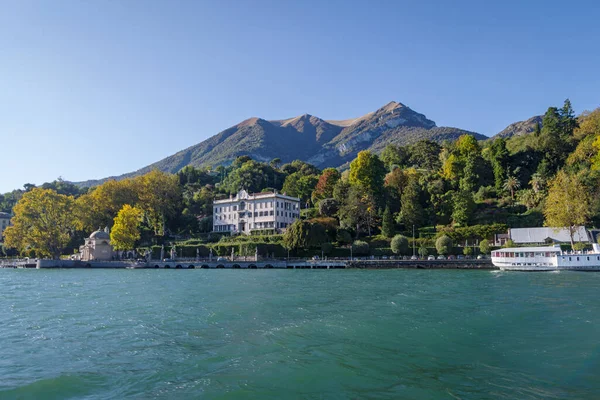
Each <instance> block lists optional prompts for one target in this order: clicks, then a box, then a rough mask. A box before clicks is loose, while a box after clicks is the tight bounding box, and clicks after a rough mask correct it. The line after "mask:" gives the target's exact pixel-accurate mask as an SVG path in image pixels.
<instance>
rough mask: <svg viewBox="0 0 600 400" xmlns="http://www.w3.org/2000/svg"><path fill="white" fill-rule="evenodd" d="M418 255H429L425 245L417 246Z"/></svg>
mask: <svg viewBox="0 0 600 400" xmlns="http://www.w3.org/2000/svg"><path fill="white" fill-rule="evenodd" d="M419 255H420V256H421V257H427V256H428V255H429V250H427V247H425V246H422V247H419Z"/></svg>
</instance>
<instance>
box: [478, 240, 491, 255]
mask: <svg viewBox="0 0 600 400" xmlns="http://www.w3.org/2000/svg"><path fill="white" fill-rule="evenodd" d="M490 250H491V248H490V241H489V240H487V239H483V240H482V241H481V242H479V251H480V252H481V254H490Z"/></svg>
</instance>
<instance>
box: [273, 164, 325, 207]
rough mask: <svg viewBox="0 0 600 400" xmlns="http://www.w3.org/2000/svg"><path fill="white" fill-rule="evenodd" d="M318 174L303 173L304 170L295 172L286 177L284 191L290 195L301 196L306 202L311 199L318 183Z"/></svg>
mask: <svg viewBox="0 0 600 400" xmlns="http://www.w3.org/2000/svg"><path fill="white" fill-rule="evenodd" d="M317 182H318V178H317V176H316V175H303V174H302V172H300V171H298V172H294V173H292V174H290V175H288V176H287V177H286V178H285V182H284V183H283V189H282V191H283V192H284V193H285V194H287V195H288V196H293V197H299V198H300V199H301V200H302V202H304V203H306V202H308V201H309V200H310V199H311V194H312V192H313V190H314V189H315V186H316V185H317Z"/></svg>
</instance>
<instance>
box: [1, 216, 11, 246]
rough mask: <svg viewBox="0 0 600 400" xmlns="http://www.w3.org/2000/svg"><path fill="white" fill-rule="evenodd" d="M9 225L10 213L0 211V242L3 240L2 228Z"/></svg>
mask: <svg viewBox="0 0 600 400" xmlns="http://www.w3.org/2000/svg"><path fill="white" fill-rule="evenodd" d="M9 225H10V214H7V213H5V212H0V242H2V241H4V230H5V229H6V228H7V227H8V226H9Z"/></svg>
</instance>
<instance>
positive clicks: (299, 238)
mask: <svg viewBox="0 0 600 400" xmlns="http://www.w3.org/2000/svg"><path fill="white" fill-rule="evenodd" d="M310 231H311V226H310V223H309V222H306V221H302V220H299V219H298V220H296V221H294V223H292V225H290V226H289V227H288V228H287V229H286V231H285V233H284V235H283V245H284V246H285V248H286V249H289V250H298V249H307V248H308V247H309V246H310Z"/></svg>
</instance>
